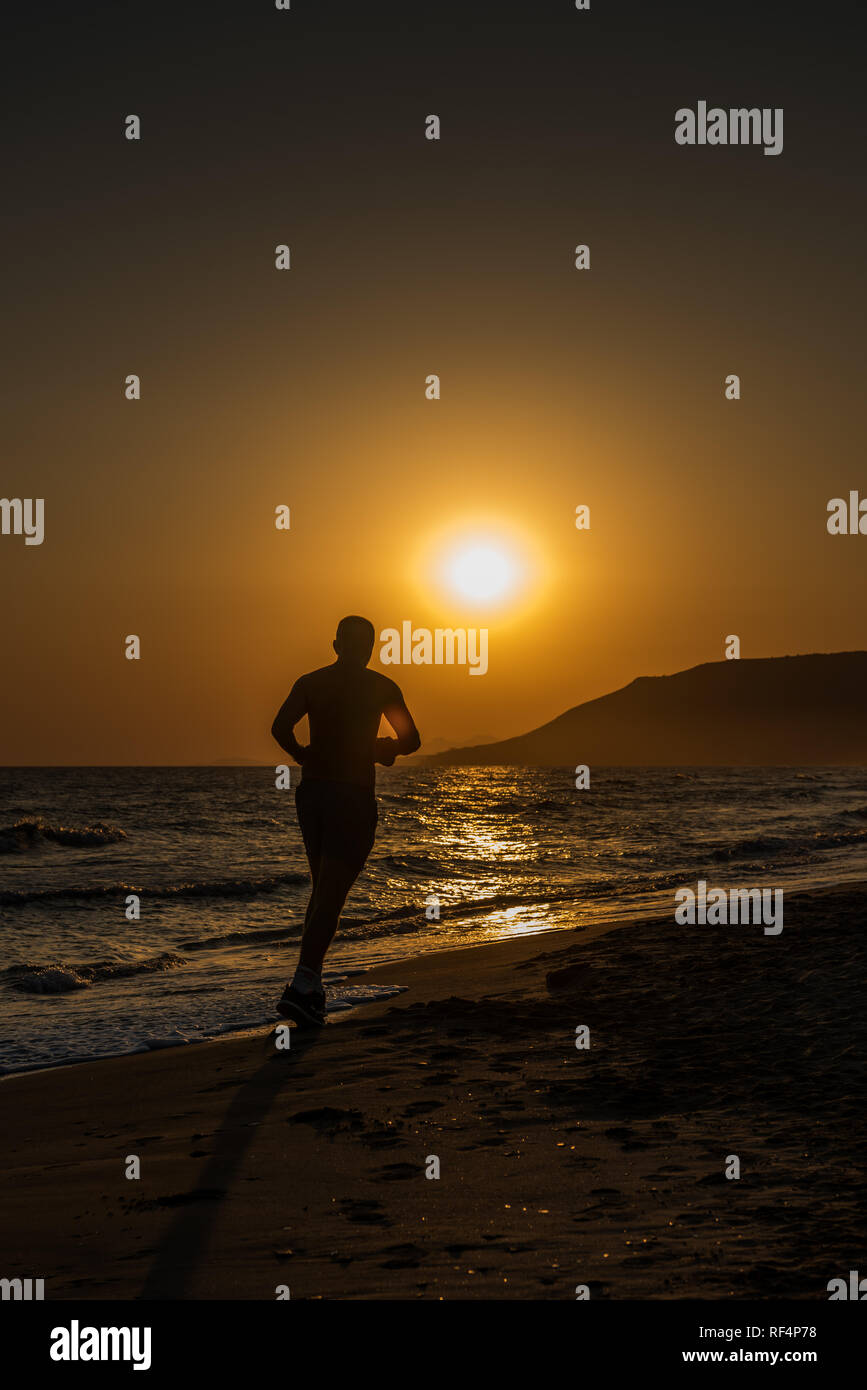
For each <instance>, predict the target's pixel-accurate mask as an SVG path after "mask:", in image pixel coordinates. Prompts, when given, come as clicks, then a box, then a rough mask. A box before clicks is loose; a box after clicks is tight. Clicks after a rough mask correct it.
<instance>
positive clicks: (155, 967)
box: [3, 951, 187, 994]
mask: <svg viewBox="0 0 867 1390" xmlns="http://www.w3.org/2000/svg"><path fill="white" fill-rule="evenodd" d="M186 964H187V961H186V960H184V957H183V956H178V955H175V954H174V953H173V952H171V951H164V952H163V953H162V954H161V955H159V956H148V957H147V958H146V959H145V960H136V961H109V960H99V961H90V962H85V963H84V964H83V965H70V964H68V963H67V962H66V961H49V962H47V963H46V964H44V965H40V964H36V963H34V962H33V961H25V962H23V963H22V964H20V965H10V966H9V967H8V969H6V970H4V971H3V974H4V975H5V976H6V980H7V984H8V985H9V987H10V989H17V990H21V991H22V993H24V994H67V993H68V992H69V991H70V990H73V989H89V988H90V986H91V985H97V984H102V983H103V982H104V981H106V980H118V979H124V978H126V977H127V976H129V975H151V974H153V973H154V972H155V971H163V970H175V969H177V968H178V967H180V966H183V965H186Z"/></svg>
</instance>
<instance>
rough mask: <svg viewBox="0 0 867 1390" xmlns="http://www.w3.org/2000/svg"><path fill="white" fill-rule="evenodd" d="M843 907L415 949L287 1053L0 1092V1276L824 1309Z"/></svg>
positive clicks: (856, 1156) (857, 1100) (835, 1227)
mask: <svg viewBox="0 0 867 1390" xmlns="http://www.w3.org/2000/svg"><path fill="white" fill-rule="evenodd" d="M865 903H867V898H865V885H863V884H847V885H844V886H842V887H838V888H834V889H826V890H822V891H816V892H812V893H802V894H799V895H794V894H793V895H792V896H791V897H789V896H788V895H787V898H786V917H785V929H784V930H783V932H782V933H781V934H780V935H779V936H776V937H771V936H765V935H763V933H762V931H761V929H760V928H756V927H741V926H739V927H731V926H729V927H699V926H693V927H680V926H677V925H676V924H675V922H674V919H673V915H672V917H671V918H665V919H660V920H655V921H646V922H636V923H632V924H629V925H628V926H618V927H616V928H608V929H605V928H598V927H594V928H592V929H584V930H581V929H579V930H569V931H558V932H556V933H551V934H548V935H546V936H543V937H539V936H532V937H530V936H525V937H517V938H515V939H513V940H511V941H508V942H506V943H502V944H497V945H488V946H480V947H474V948H470V949H465V950H457V951H449V952H443V953H442V954H439V955H432V956H428V957H426V958H424V959H421V960H419V961H416V962H407V963H404V964H401V965H398V966H388V967H386V968H384V969H382V970H380V971H378V972H377V975H376V978H377V979H380V978H381V982H382V983H383V984H393V983H398V984H401V985H404V986H406V990H405V992H404V993H402V994H401V995H399V996H397V997H396V998H393V999H389V1000H386V1001H381V1002H379V1003H375V1004H371V1005H367V1006H365V1007H363V1008H359V1009H358V1010H356V1011H355V1012H354V1013H353V1014H352V1015H350V1016H348V1017H345V1018H343V1019H342V1020H340V1021H335V1022H329V1024H328V1025H327V1026H326V1028H325V1029H324V1030H323V1031H322V1033H320V1034H317V1035H315V1036H310V1035H308V1034H298V1033H296V1032H294V1030H293V1036H292V1040H291V1047H290V1049H289V1051H288V1052H285V1051H277V1050H276V1049H275V1043H274V1034H273V1032H269V1031H263V1032H262V1033H261V1034H259V1035H258V1036H255V1037H244V1038H234V1039H232V1038H229V1039H223V1040H220V1041H216V1042H210V1043H204V1044H201V1045H196V1046H189V1047H184V1048H173V1049H167V1050H163V1051H156V1052H151V1053H142V1054H137V1055H132V1056H128V1057H120V1058H116V1059H110V1060H103V1061H99V1062H97V1063H94V1064H82V1065H78V1066H74V1067H67V1068H59V1069H56V1070H51V1071H42V1072H31V1073H26V1074H22V1075H18V1076H11V1077H8V1078H6V1079H5V1080H3V1082H2V1083H0V1130H2V1134H3V1136H4V1137H3V1141H2V1149H3V1190H4V1200H3V1208H4V1211H3V1223H2V1224H3V1232H4V1236H3V1246H4V1251H3V1269H4V1273H5V1274H6V1275H9V1276H11V1275H12V1274H20V1275H22V1276H24V1277H28V1276H33V1277H44V1279H45V1281H46V1282H45V1296H46V1298H47V1299H64V1298H75V1299H79V1298H84V1299H96V1298H109V1299H137V1298H146V1299H215V1298H231V1299H274V1298H275V1297H277V1292H276V1291H277V1289H278V1288H279V1287H280V1286H288V1288H289V1290H290V1291H291V1297H292V1298H293V1299H297V1298H306V1299H318V1298H331V1299H439V1298H444V1299H472V1298H489V1299H491V1298H492V1299H504V1298H520V1299H546V1300H547V1299H573V1298H574V1297H575V1288H576V1286H577V1285H581V1284H586V1285H587V1286H588V1287H589V1290H590V1296H591V1297H592V1298H602V1299H635V1298H650V1299H677V1298H684V1297H698V1298H708V1299H746V1298H795V1299H826V1298H827V1292H826V1284H827V1281H828V1280H829V1279H831V1278H833V1277H838V1276H840V1275H845V1274H846V1272H847V1271H848V1270H849V1269H850V1268H857V1267H858V1266H859V1261H860V1262H861V1263H862V1264H863V1260H864V1252H865V1248H867V1196H865V1186H864V1182H863V1168H862V1166H861V1165H862V1163H863V1153H864V1148H863V1139H864V1128H865V1121H864V1104H863V1057H864V1043H865V1035H867V1020H865V1015H864V1010H863V1003H862V988H863V986H862V982H863V979H864V972H865V964H867V938H865V932H864V926H865ZM281 984H282V981H279V982H278V981H275V997H276V994H277V993H278V992H279V988H278V986H279V985H281ZM580 1025H586V1026H587V1027H588V1028H589V1030H590V1046H589V1048H587V1049H581V1050H579V1049H578V1048H576V1045H575V1038H576V1028H577V1027H579V1026H580ZM130 1155H138V1156H139V1157H140V1159H141V1177H140V1179H138V1180H130V1179H128V1178H127V1177H126V1176H125V1169H126V1165H127V1159H128V1156H130ZM730 1155H736V1156H738V1158H739V1159H740V1164H741V1176H740V1178H739V1179H736V1180H728V1179H726V1177H725V1169H726V1164H727V1160H728V1157H729V1156H730ZM431 1156H436V1158H437V1159H438V1160H439V1170H440V1176H439V1177H438V1178H429V1177H426V1175H425V1174H426V1169H429V1168H430V1167H431V1166H432V1165H431V1163H430V1159H431Z"/></svg>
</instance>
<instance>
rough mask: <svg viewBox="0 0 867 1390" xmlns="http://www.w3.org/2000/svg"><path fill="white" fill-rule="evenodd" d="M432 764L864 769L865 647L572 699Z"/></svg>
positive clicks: (644, 681) (726, 664) (696, 670)
mask: <svg viewBox="0 0 867 1390" xmlns="http://www.w3.org/2000/svg"><path fill="white" fill-rule="evenodd" d="M424 761H425V762H427V763H428V764H430V765H434V766H442V765H446V764H452V765H455V764H463V765H465V766H466V765H469V766H479V765H496V764H510V763H511V764H523V765H530V766H532V765H541V766H555V767H559V766H563V765H568V764H571V765H573V766H575V765H577V764H579V763H587V764H588V765H590V764H594V763H595V764H596V765H604V764H609V765H610V764H624V765H626V764H632V765H636V764H637V765H639V766H640V765H642V764H644V765H648V764H655V765H657V766H659V765H662V766H665V765H666V764H692V765H698V766H701V765H708V764H721V765H729V766H737V765H738V764H745V763H746V764H749V763H752V764H762V763H765V764H781V765H789V766H792V765H794V766H798V765H803V764H805V763H814V764H819V765H821V764H832V763H856V764H864V765H867V652H833V653H828V654H816V655H811V656H778V657H777V656H775V657H764V658H758V659H744V660H740V661H714V662H708V663H707V664H706V665H704V666H693V667H692V668H691V669H690V670H688V671H679V672H678V673H677V674H676V675H674V676H639V677H638V679H637V680H634V681H633V682H632V684H631V685H627V686H624V688H623V689H622V690H615V691H614V692H613V693H612V694H610V695H603V696H601V697H600V698H599V699H598V700H588V701H587V702H586V703H585V704H583V705H576V706H575V708H574V709H570V710H567V711H566V713H565V714H561V715H559V716H558V717H557V718H556V719H552V720H551V722H550V723H548V724H543V725H542V726H541V728H538V729H533V730H532V731H531V732H530V733H528V734H521V735H519V736H518V737H517V738H509V739H504V740H503V741H502V742H500V743H488V744H483V745H481V746H477V747H471V748H456V749H449V750H447V751H446V752H444V753H438V754H436V755H434V756H433V757H430V758H427V759H425V760H424Z"/></svg>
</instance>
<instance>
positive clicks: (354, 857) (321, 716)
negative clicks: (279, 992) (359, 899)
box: [271, 616, 421, 1028]
mask: <svg viewBox="0 0 867 1390" xmlns="http://www.w3.org/2000/svg"><path fill="white" fill-rule="evenodd" d="M375 636H376V633H375V632H374V628H373V624H372V623H370V622H368V620H367V618H358V617H355V616H352V617H348V618H341V620H340V622H339V623H338V625H337V636H336V637H335V639H334V642H333V646H334V650H335V652H336V653H337V660H336V661H335V662H334V663H333V664H332V665H331V666H323V667H322V668H321V669H320V670H318V671H311V672H310V673H309V675H306V676H300V677H299V678H298V680H297V681H296V682H295V684H294V685H293V687H292V689H291V690H290V692H289V695H288V697H287V699H286V700H285V701H284V703H283V705H282V706H281V708H280V711H279V713H278V715H277V718H276V719H275V720H274V723H273V725H272V727H271V733H272V734H273V736H274V738H275V739H276V740H277V742H278V743H279V745H280V747H281V748H282V749H283V750H284V751H285V752H286V753H288V754H289V755H290V757H292V758H294V759H295V762H296V763H300V764H301V781H300V783H299V785H298V787H297V789H296V792H295V806H296V809H297V811H298V823H299V825H300V827H301V835H302V837H303V840H304V848H305V850H306V852H307V858H308V860H309V863H310V875H311V878H312V881H313V884H312V890H311V893H310V902H309V903H308V904H307V912H306V915H305V918H304V933H303V935H302V938H301V955H300V957H299V960H298V968H297V970H296V971H295V976H294V978H293V979H292V981H291V982H290V983H289V984H287V986H286V988H285V990H284V991H283V996H282V998H281V999H280V1002H279V1003H278V1005H277V1012H278V1013H279V1014H281V1015H282V1016H283V1017H284V1018H291V1019H294V1020H295V1022H296V1023H297V1024H299V1025H300V1026H301V1027H307V1028H309V1027H320V1026H321V1025H322V1024H323V1023H324V1022H325V991H324V989H323V988H322V963H323V961H324V959H325V952H326V951H327V950H328V947H329V946H330V945H331V942H332V939H333V937H334V933H335V932H336V930H337V923H338V920H339V918H340V913H341V911H342V909H343V904H344V903H345V902H346V897H347V894H348V893H349V890H350V888H351V887H352V885H353V883H354V882H355V880H356V879H357V878H358V875H359V874H360V873H361V870H362V869H363V868H364V864H365V861H366V859H367V856H368V855H369V853H370V851H371V849H372V848H373V841H374V838H375V836H376V822H377V809H376V772H375V766H374V765H375V764H376V763H383V764H384V765H385V766H386V767H391V765H392V763H393V762H394V760H395V758H396V757H397V756H398V755H399V754H402V753H414V752H415V750H416V749H417V748H418V747H420V745H421V739H420V738H419V734H418V730H417V729H416V727H415V724H414V723H413V721H412V716H411V715H410V712H409V710H408V709H407V707H406V705H405V703H404V699H403V695H402V694H401V692H400V688H399V687H398V686H397V685H395V683H394V681H392V680H389V679H388V677H387V676H383V675H381V674H380V673H379V672H378V671H368V669H367V663H368V661H369V660H370V657H371V654H372V652H373V643H374V638H375ZM305 714H306V715H307V718H308V721H309V724H310V743H309V745H308V747H306V748H303V747H302V746H301V744H300V743H299V742H298V740H297V739H296V737H295V732H294V730H295V725H296V724H297V723H298V721H299V720H300V719H303V717H304V715H305ZM382 715H385V717H386V719H387V720H388V722H389V724H390V725H391V727H392V728H393V729H394V732H395V733H396V734H397V738H379V737H378V732H379V721H380V717H381V716H382Z"/></svg>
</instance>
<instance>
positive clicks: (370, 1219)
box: [340, 1198, 391, 1226]
mask: <svg viewBox="0 0 867 1390" xmlns="http://www.w3.org/2000/svg"><path fill="white" fill-rule="evenodd" d="M340 1214H341V1216H345V1217H346V1219H347V1221H354V1222H356V1223H357V1224H358V1225H361V1226H390V1225H391V1222H390V1221H389V1220H388V1218H387V1217H386V1215H385V1212H384V1211H383V1210H382V1203H381V1202H373V1201H368V1200H363V1199H361V1198H354V1199H350V1200H347V1201H344V1202H341V1204H340Z"/></svg>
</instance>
